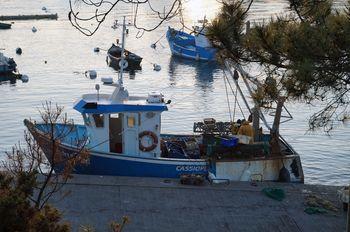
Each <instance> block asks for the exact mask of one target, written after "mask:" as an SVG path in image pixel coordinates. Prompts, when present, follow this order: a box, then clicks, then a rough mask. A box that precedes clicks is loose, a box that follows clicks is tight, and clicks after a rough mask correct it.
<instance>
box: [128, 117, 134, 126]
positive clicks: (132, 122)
mask: <svg viewBox="0 0 350 232" xmlns="http://www.w3.org/2000/svg"><path fill="white" fill-rule="evenodd" d="M134 126H135V117H133V116H128V127H134Z"/></svg>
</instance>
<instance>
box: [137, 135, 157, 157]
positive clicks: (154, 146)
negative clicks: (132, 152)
mask: <svg viewBox="0 0 350 232" xmlns="http://www.w3.org/2000/svg"><path fill="white" fill-rule="evenodd" d="M144 136H149V137H151V138H152V140H153V143H152V144H151V145H150V146H144V145H143V144H142V138H143V137H144ZM157 145H158V137H157V135H156V134H155V133H154V132H152V131H143V132H141V133H140V134H139V149H140V150H141V151H144V152H148V151H152V150H154V149H155V148H156V147H157Z"/></svg>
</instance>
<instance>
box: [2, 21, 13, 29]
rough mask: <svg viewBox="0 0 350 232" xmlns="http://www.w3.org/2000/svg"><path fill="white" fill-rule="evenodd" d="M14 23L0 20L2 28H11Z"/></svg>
mask: <svg viewBox="0 0 350 232" xmlns="http://www.w3.org/2000/svg"><path fill="white" fill-rule="evenodd" d="M11 26H12V24H10V23H1V22H0V29H11Z"/></svg>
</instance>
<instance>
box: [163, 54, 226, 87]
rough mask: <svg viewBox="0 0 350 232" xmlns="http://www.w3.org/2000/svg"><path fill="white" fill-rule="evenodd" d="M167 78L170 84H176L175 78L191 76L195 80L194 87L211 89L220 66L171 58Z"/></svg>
mask: <svg viewBox="0 0 350 232" xmlns="http://www.w3.org/2000/svg"><path fill="white" fill-rule="evenodd" d="M168 72H169V77H170V81H171V82H173V83H172V84H176V78H177V77H179V78H187V77H186V76H187V75H191V76H192V77H194V78H195V81H196V82H195V86H198V87H201V88H203V89H207V88H212V84H213V81H214V78H215V76H216V75H218V74H221V69H220V65H219V64H218V63H216V62H199V61H195V60H190V59H184V58H181V57H177V56H171V57H170V60H169V70H168Z"/></svg>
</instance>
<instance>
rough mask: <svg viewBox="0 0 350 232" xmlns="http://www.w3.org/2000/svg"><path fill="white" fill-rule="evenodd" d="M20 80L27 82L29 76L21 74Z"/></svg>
mask: <svg viewBox="0 0 350 232" xmlns="http://www.w3.org/2000/svg"><path fill="white" fill-rule="evenodd" d="M21 80H22V82H28V81H29V77H28V76H27V75H22V76H21Z"/></svg>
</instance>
